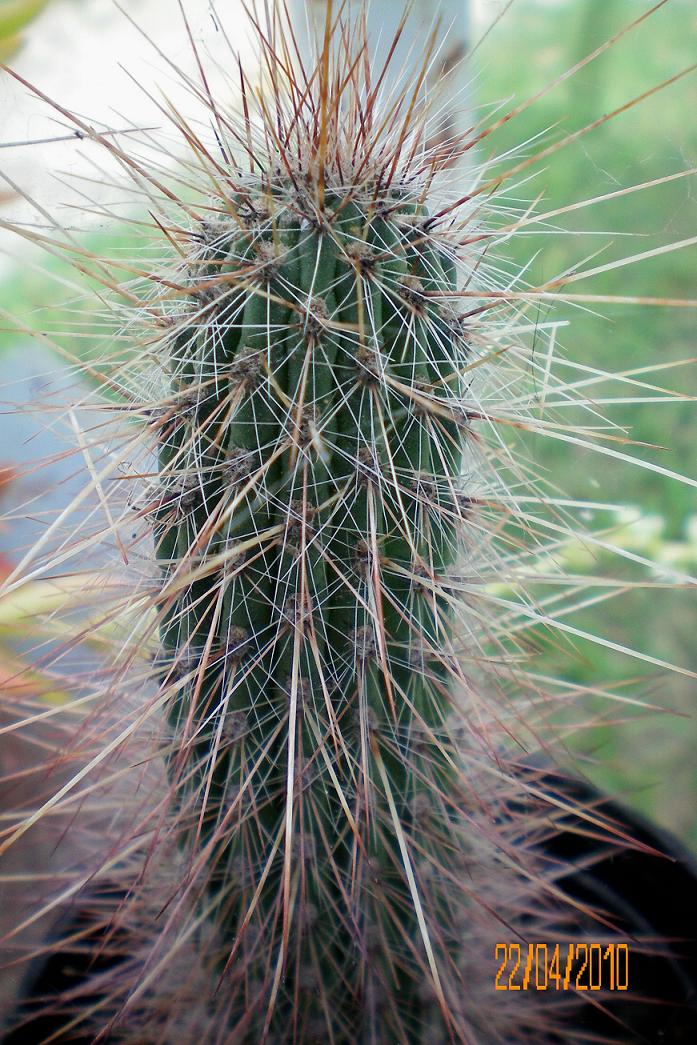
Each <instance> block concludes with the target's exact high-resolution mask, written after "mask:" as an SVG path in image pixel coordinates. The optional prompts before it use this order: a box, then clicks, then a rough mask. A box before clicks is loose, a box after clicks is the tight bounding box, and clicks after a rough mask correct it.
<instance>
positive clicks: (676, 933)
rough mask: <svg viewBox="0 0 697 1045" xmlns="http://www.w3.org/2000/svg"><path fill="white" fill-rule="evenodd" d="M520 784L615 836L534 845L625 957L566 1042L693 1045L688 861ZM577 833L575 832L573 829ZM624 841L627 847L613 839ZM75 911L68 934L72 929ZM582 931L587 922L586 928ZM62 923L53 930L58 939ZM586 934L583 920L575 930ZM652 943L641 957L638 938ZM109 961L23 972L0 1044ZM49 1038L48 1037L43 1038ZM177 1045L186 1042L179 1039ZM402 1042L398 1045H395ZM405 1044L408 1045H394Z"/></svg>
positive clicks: (616, 808)
mask: <svg viewBox="0 0 697 1045" xmlns="http://www.w3.org/2000/svg"><path fill="white" fill-rule="evenodd" d="M520 774H521V778H523V779H526V778H529V779H530V780H531V781H532V780H534V785H535V788H536V789H538V790H539V789H542V790H544V791H545V792H546V793H548V794H549V795H552V796H556V797H559V798H563V799H568V800H570V804H571V805H576V806H578V807H580V808H585V809H588V810H592V811H593V813H594V814H598V815H600V816H601V817H602V818H603V819H604V820H605V821H606V822H607V823H609V824H610V825H611V826H612V828H613V829H614V830H615V831H616V832H617V833H618V835H617V836H616V837H617V840H616V841H615V842H613V841H612V837H611V836H606V835H605V832H602V831H600V832H598V837H592V835H593V832H589V831H588V830H587V824H585V823H584V821H583V820H582V819H581V818H579V817H577V816H574V815H572V814H569V815H568V817H567V819H566V821H565V822H564V823H562V826H561V830H559V831H557V832H555V833H553V834H551V837H550V838H549V839H548V840H547V841H545V843H544V852H545V853H546V855H548V856H549V858H550V859H551V860H554V861H559V862H560V863H563V864H564V865H566V866H568V867H569V871H568V873H567V874H566V875H565V876H564V878H563V880H562V882H561V883H560V884H561V886H562V888H563V889H564V891H565V892H566V893H567V894H568V895H569V896H570V897H572V898H573V899H574V900H577V901H580V902H581V903H582V904H584V905H588V906H589V907H591V908H593V909H599V910H602V912H603V914H604V916H605V917H607V918H608V920H609V921H611V922H612V924H613V925H614V926H615V927H617V928H618V929H619V930H621V932H623V933H624V934H626V940H627V942H628V949H629V953H630V964H629V977H630V987H629V990H628V991H627V992H614V993H607V994H606V993H603V996H602V1000H601V1003H600V1004H599V1005H593V1004H586V1005H583V1006H582V1007H581V1009H580V1010H579V1009H575V1010H573V1017H572V1018H573V1025H570V1026H569V1030H568V1037H567V1036H566V1035H565V1036H563V1037H561V1038H560V1039H559V1045H567V1043H568V1042H574V1041H577V1040H578V1039H579V1037H581V1038H584V1039H590V1040H594V1039H597V1041H599V1042H610V1043H612V1042H616V1043H620V1045H682V1043H685V1045H688V1043H689V1045H694V1043H695V1042H697V861H696V860H695V858H694V857H693V856H692V854H690V853H689V852H688V851H687V850H686V849H685V848H684V847H683V846H682V845H681V844H680V843H679V842H678V841H677V840H676V839H675V838H674V837H672V836H671V835H670V834H668V833H666V832H664V831H661V830H659V829H658V828H656V827H655V826H654V825H652V824H651V823H649V822H648V821H647V820H645V819H644V818H642V817H640V816H638V815H637V814H635V813H632V812H629V811H628V810H627V809H625V808H624V807H623V806H621V805H620V804H618V803H616V802H614V801H611V800H607V799H605V798H603V796H602V795H601V794H600V793H599V792H598V791H596V790H594V789H593V788H592V787H591V786H590V785H588V784H586V783H584V782H582V781H580V780H577V779H573V780H572V779H569V778H566V777H563V776H561V775H560V774H558V773H556V772H554V771H550V770H548V769H542V770H541V769H540V768H539V767H533V766H526V767H521V769H520ZM578 828H581V831H579V830H578ZM620 835H623V836H624V837H625V838H628V839H631V840H632V845H631V846H630V847H629V848H627V847H626V846H622V845H621V844H620V842H619V836H620ZM80 921H81V917H80V914H79V912H77V913H76V915H75V918H74V919H73V922H71V924H70V926H69V928H70V929H71V930H72V931H75V930H79V925H80ZM590 925H591V926H592V923H590ZM65 928H66V926H65V925H63V926H61V929H62V931H63V934H64V933H65ZM583 932H584V935H585V936H586V937H587V936H588V934H589V923H588V922H587V923H586V924H585V925H584V926H583ZM647 940H652V941H655V947H653V948H651V950H650V952H649V951H647V949H646V941H647ZM118 960H119V959H118V958H114V957H113V952H112V953H111V956H107V955H106V954H104V953H101V950H100V947H99V941H98V940H97V941H96V946H95V941H93V942H92V944H90V942H89V941H85V942H84V943H83V945H82V947H81V949H78V950H77V951H71V952H70V953H65V952H63V951H58V952H57V953H55V954H53V955H52V956H50V957H49V958H48V959H46V960H45V961H44V962H43V964H42V965H41V966H38V967H34V969H33V970H31V971H30V975H29V976H28V977H27V982H26V984H25V994H24V998H23V1000H22V1003H21V1005H20V1015H22V1016H23V1018H22V1020H21V1023H19V1024H18V1025H16V1027H15V1029H14V1030H13V1031H10V1032H9V1033H7V1034H6V1035H5V1037H4V1038H3V1039H2V1040H3V1043H4V1045H41V1043H43V1042H45V1041H46V1039H47V1038H49V1037H51V1035H54V1034H56V1033H57V1032H58V1030H59V1028H60V1025H61V1021H60V1017H59V1016H58V1017H57V1016H56V1014H53V1015H51V1016H47V1015H44V1016H42V1015H40V1014H39V1015H35V1016H34V1017H32V1016H31V1013H32V1011H35V1012H40V1010H41V1008H43V1007H45V1005H46V1003H47V1001H49V1000H50V998H51V997H55V996H56V995H58V994H60V993H61V992H63V991H65V990H66V989H68V990H70V989H72V988H79V985H80V982H81V981H82V979H83V978H84V977H85V976H87V975H88V974H90V975H91V974H94V973H95V972H100V971H104V970H105V969H106V968H107V966H108V965H109V963H113V962H114V961H118ZM52 1040H53V1039H52ZM55 1040H56V1041H57V1042H60V1043H62V1045H66V1043H68V1042H70V1043H72V1045H78V1043H79V1045H87V1043H88V1042H89V1041H90V1040H91V1039H90V1038H88V1037H84V1036H82V1037H81V1036H79V1034H75V1035H74V1036H70V1034H68V1035H61V1036H58V1037H56V1039H55ZM181 1045H190V1043H188V1042H182V1043H181ZM400 1045H402V1043H400ZM404 1045H409V1043H404Z"/></svg>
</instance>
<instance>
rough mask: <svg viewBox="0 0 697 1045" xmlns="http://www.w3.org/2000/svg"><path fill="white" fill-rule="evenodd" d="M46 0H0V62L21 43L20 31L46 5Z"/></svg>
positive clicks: (4, 60) (6, 58)
mask: <svg viewBox="0 0 697 1045" xmlns="http://www.w3.org/2000/svg"><path fill="white" fill-rule="evenodd" d="M47 3H48V0H0V62H6V61H7V60H8V58H11V57H12V56H13V55H14V53H15V52H16V51H17V50H18V48H19V47H20V46H21V44H22V31H23V30H24V29H25V28H26V26H27V25H28V24H29V22H31V21H32V19H33V18H35V17H36V16H37V15H38V14H40V13H41V11H42V10H43V9H44V7H46V4H47Z"/></svg>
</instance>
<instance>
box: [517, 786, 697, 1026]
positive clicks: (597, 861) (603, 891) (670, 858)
mask: <svg viewBox="0 0 697 1045" xmlns="http://www.w3.org/2000/svg"><path fill="white" fill-rule="evenodd" d="M526 772H527V771H526V770H522V771H521V773H522V775H525V773H526ZM530 772H531V773H534V781H535V786H536V787H537V788H540V787H541V788H542V790H544V791H545V793H547V794H549V795H550V796H556V797H558V798H561V799H568V800H569V801H570V804H571V805H573V806H576V807H579V808H583V809H586V810H589V811H592V814H593V816H599V817H600V818H602V820H603V821H605V822H606V823H607V824H608V825H609V826H610V828H611V830H612V831H613V832H617V834H615V836H614V839H613V837H612V835H610V836H609V837H608V836H607V835H606V832H605V831H604V830H602V829H601V830H599V831H597V832H593V830H592V827H591V828H590V829H589V824H588V823H587V822H586V821H585V820H583V819H582V818H580V817H578V816H575V815H572V814H569V815H568V817H567V818H566V820H565V822H564V824H563V825H562V830H560V831H558V832H556V833H554V834H551V836H550V838H549V839H548V840H547V841H546V842H545V845H544V849H545V852H546V853H547V854H548V855H549V856H550V858H552V859H554V860H558V861H559V862H560V863H563V864H565V865H567V866H569V867H570V871H569V873H568V874H567V875H566V876H565V877H564V879H563V880H562V882H561V883H560V884H561V886H562V888H563V889H564V891H565V892H566V893H567V894H568V895H569V896H570V897H572V898H573V899H574V900H577V901H580V902H581V903H582V904H586V905H588V907H590V908H593V909H594V910H598V911H602V912H603V914H604V916H606V917H607V919H608V921H610V922H611V923H612V925H613V926H614V927H616V928H617V929H619V930H620V931H621V932H622V933H624V934H625V936H626V941H627V944H628V952H629V990H628V991H626V992H618V991H615V992H608V993H605V992H603V996H602V1002H601V1004H599V1005H594V1004H592V1001H591V1003H589V1004H585V1005H583V1006H582V1010H581V1015H580V1017H579V1016H578V1014H577V1015H576V1017H575V1026H574V1028H573V1029H574V1032H578V1031H580V1030H583V1031H584V1032H585V1033H586V1035H597V1036H598V1039H599V1040H600V1041H608V1042H617V1043H622V1045H680V1043H683V1042H684V1043H686V1045H687V1043H690V1045H694V1043H695V1042H697V860H695V857H694V856H693V855H692V854H691V853H690V852H689V851H688V850H687V849H686V848H685V847H684V846H683V845H682V844H681V843H680V842H679V841H678V840H677V839H676V838H675V837H674V836H672V835H671V834H669V833H668V832H666V831H662V830H660V829H659V828H657V827H656V826H655V825H653V824H652V823H650V822H649V821H648V820H646V819H645V818H644V817H642V816H640V815H639V814H637V813H634V812H631V811H629V810H627V809H626V808H625V807H624V806H622V805H620V804H619V803H617V802H615V801H612V800H609V799H606V798H604V797H603V796H602V795H601V793H600V792H598V791H597V790H596V789H594V788H593V787H591V786H590V785H589V784H586V783H584V782H582V781H580V780H578V779H569V778H568V777H564V776H562V775H560V774H558V773H556V772H553V771H549V770H545V771H543V772H542V775H541V776H540V770H539V769H534V770H531V771H530ZM565 827H566V829H565ZM577 828H580V829H581V830H580V831H578V830H576V829H577ZM594 833H596V834H597V836H598V837H593V834H594ZM622 838H625V839H628V840H630V841H629V845H627V844H623V842H622ZM585 928H586V933H587V932H588V925H587V926H586V927H585ZM598 930H599V931H602V930H603V926H602V925H601V924H598ZM651 941H653V942H651ZM572 1040H575V1038H574V1039H572ZM562 1041H563V1042H565V1039H562Z"/></svg>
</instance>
